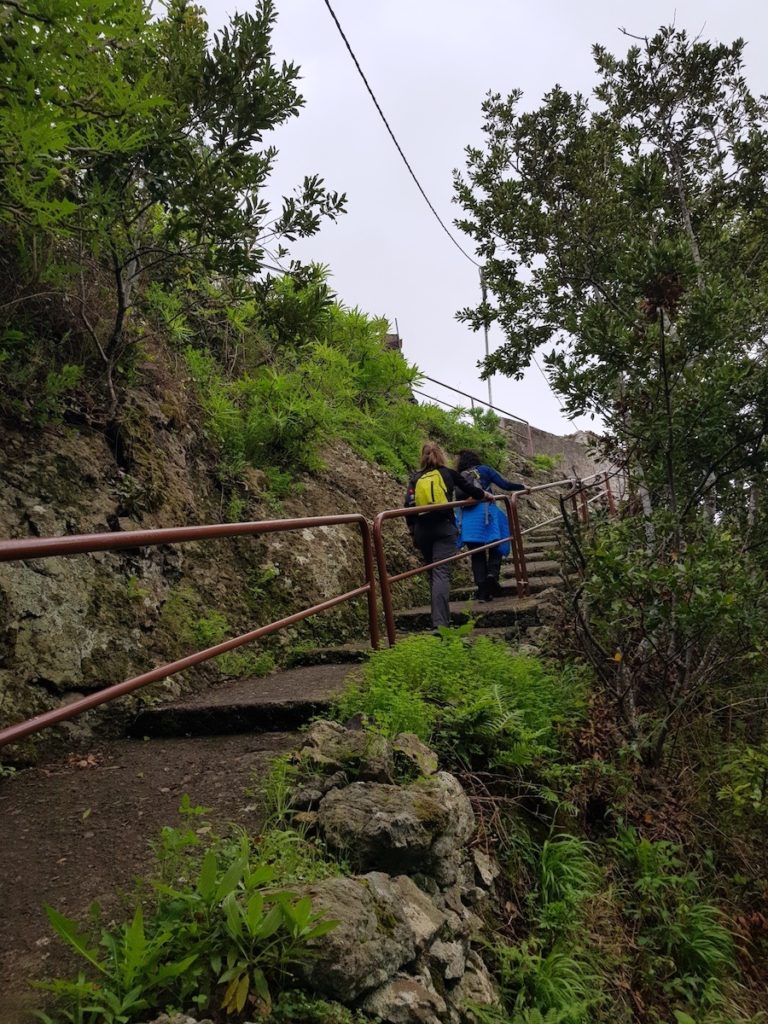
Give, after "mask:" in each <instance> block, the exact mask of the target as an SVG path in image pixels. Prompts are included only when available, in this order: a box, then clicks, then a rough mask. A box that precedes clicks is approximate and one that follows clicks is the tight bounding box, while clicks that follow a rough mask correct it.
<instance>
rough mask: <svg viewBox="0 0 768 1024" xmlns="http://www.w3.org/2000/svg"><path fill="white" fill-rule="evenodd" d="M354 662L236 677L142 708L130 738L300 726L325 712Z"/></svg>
mask: <svg viewBox="0 0 768 1024" xmlns="http://www.w3.org/2000/svg"><path fill="white" fill-rule="evenodd" d="M353 670H354V665H350V664H347V665H334V664H325V665H312V666H307V667H303V668H291V669H287V670H286V671H285V672H276V673H274V674H273V675H271V676H266V677H262V678H254V679H237V680H233V681H228V682H225V683H221V684H220V685H219V686H215V687H212V688H210V689H208V690H205V691H204V692H202V693H197V694H193V695H192V696H189V697H185V698H182V699H180V700H175V701H172V702H170V703H168V704H162V705H159V706H158V707H154V708H146V709H145V710H143V711H142V712H141V713H140V714H139V715H138V716H137V717H136V719H135V721H134V722H133V724H132V725H131V727H130V731H129V733H130V735H131V736H152V737H154V736H223V735H231V734H234V733H260V732H283V731H289V730H292V729H298V728H299V726H301V725H305V724H306V723H307V722H308V721H309V720H310V719H311V718H314V717H315V716H316V715H321V714H323V713H324V712H325V711H326V710H327V709H328V707H329V705H330V704H331V702H332V701H333V699H334V697H337V696H338V695H339V694H340V693H341V692H342V690H343V689H344V684H345V679H346V677H347V675H349V673H350V672H351V671H353Z"/></svg>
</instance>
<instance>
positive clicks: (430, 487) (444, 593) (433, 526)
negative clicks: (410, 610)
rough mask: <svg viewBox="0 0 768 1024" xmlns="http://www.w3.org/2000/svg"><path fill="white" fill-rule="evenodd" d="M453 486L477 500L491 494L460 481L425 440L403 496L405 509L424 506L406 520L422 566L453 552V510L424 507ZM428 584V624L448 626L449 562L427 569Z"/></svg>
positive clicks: (449, 494) (447, 497)
mask: <svg viewBox="0 0 768 1024" xmlns="http://www.w3.org/2000/svg"><path fill="white" fill-rule="evenodd" d="M456 487H461V489H462V496H465V495H466V497H469V498H475V499H477V500H478V501H482V500H483V499H485V498H490V497H492V495H490V494H488V493H486V491H484V490H483V488H482V487H480V486H479V485H476V484H475V483H473V482H472V481H468V480H463V479H462V477H461V475H460V474H459V473H457V472H456V470H455V469H451V468H450V467H449V466H447V465H446V459H445V453H444V452H443V450H442V448H440V447H439V446H438V445H436V444H433V443H432V442H427V444H425V445H424V447H423V448H422V449H421V465H420V469H419V470H418V472H417V473H416V474H414V476H413V477H411V481H410V483H409V485H408V491H407V493H406V497H405V504H406V507H407V508H410V507H411V506H413V505H415V506H417V507H419V506H424V507H425V510H424V511H423V512H421V513H420V514H419V515H417V516H412V517H409V518H408V520H407V523H408V527H409V529H410V530H411V536H412V537H413V542H414V544H415V545H416V547H417V548H418V549H419V551H420V552H421V556H422V558H423V559H424V564H425V565H430V564H431V563H432V562H439V561H440V560H441V559H443V558H450V557H451V555H455V554H456V539H457V537H458V530H457V529H456V520H455V517H454V515H453V509H452V508H437V509H434V510H433V511H429V508H428V506H430V505H444V504H445V503H446V502H449V501H453V500H454V497H453V495H454V490H455V488H456ZM429 583H430V589H431V595H432V627H433V628H434V629H437V627H438V626H450V624H451V613H450V607H449V601H450V588H451V567H450V563H448V564H445V565H438V566H436V567H435V568H434V569H431V570H430V573H429Z"/></svg>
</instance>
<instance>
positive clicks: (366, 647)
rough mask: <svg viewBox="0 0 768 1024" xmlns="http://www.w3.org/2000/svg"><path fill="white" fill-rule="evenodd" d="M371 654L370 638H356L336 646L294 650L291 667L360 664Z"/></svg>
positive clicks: (289, 660)
mask: <svg viewBox="0 0 768 1024" xmlns="http://www.w3.org/2000/svg"><path fill="white" fill-rule="evenodd" d="M370 654H371V644H370V641H369V640H355V641H353V642H352V643H348V644H339V645H338V646H336V647H309V648H307V649H305V650H294V651H291V652H290V654H289V655H288V667H289V668H302V667H306V666H309V665H359V664H360V663H361V662H363V661H367V660H368V658H369V657H370Z"/></svg>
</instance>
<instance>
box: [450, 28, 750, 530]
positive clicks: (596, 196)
mask: <svg viewBox="0 0 768 1024" xmlns="http://www.w3.org/2000/svg"><path fill="white" fill-rule="evenodd" d="M640 42H641V45H639V46H638V45H633V46H632V47H631V48H630V50H629V52H628V53H627V56H626V58H625V59H624V60H618V59H616V58H615V57H613V56H611V55H610V54H609V53H607V51H606V50H605V49H604V48H602V47H600V46H596V47H595V48H594V51H593V52H594V56H595V62H596V67H597V72H598V79H599V81H598V85H597V87H596V88H595V90H594V95H595V100H596V101H597V102H596V103H595V104H594V109H593V107H592V106H591V105H590V102H589V100H588V99H587V98H586V97H584V96H582V95H580V94H578V93H577V94H569V93H567V92H565V91H564V90H562V89H561V88H559V87H555V88H554V89H553V90H552V91H551V92H550V93H549V94H547V96H545V98H544V102H543V104H542V106H541V107H540V108H539V109H537V110H533V111H531V112H524V111H522V110H521V109H520V101H521V94H520V93H519V92H516V93H513V94H512V95H511V96H510V97H508V98H507V99H506V100H504V99H502V98H501V97H500V96H498V95H491V96H489V97H488V99H487V100H486V102H485V103H484V105H483V112H484V115H485V124H484V132H485V136H486V146H485V148H484V149H477V148H472V147H470V148H468V149H467V174H466V177H465V176H463V175H461V174H460V173H458V172H456V174H455V189H456V198H457V201H458V202H459V204H460V205H461V206H462V207H463V208H464V211H465V213H466V216H465V218H464V219H463V220H461V221H460V222H459V223H460V226H461V227H462V228H463V229H464V230H465V231H466V232H467V233H468V234H470V235H471V236H472V237H473V238H474V239H475V240H476V242H477V245H478V251H479V253H480V254H481V256H482V257H483V259H484V261H485V266H484V275H485V280H486V282H487V285H488V288H489V289H490V291H491V293H492V295H493V297H494V299H495V302H494V303H488V304H486V305H484V306H480V307H478V308H476V309H466V310H463V311H462V312H461V313H460V314H459V315H460V318H462V319H464V320H466V321H468V322H469V323H471V325H472V326H473V327H474V328H475V329H478V328H479V327H480V326H481V325H482V324H483V323H484V322H485V321H486V320H487V321H494V320H495V321H497V322H498V323H499V324H500V326H501V327H502V329H503V331H504V333H505V335H506V342H505V344H504V345H503V346H502V347H501V348H500V349H498V350H497V351H496V352H494V353H492V355H491V356H490V358H489V359H488V360H487V362H486V364H485V367H484V372H485V373H486V375H487V374H490V373H492V372H501V373H505V374H509V375H513V376H518V377H519V376H520V374H521V372H522V370H523V369H524V368H525V366H527V365H528V363H529V362H530V361H531V358H532V356H533V354H534V353H535V351H536V350H537V349H538V348H539V347H540V346H542V345H549V344H552V345H553V347H552V349H551V351H550V352H549V354H548V355H547V357H546V362H547V365H548V367H549V369H550V374H551V380H552V383H553V385H554V387H555V388H556V389H557V391H558V392H559V393H560V394H561V395H562V396H563V398H564V402H565V407H566V409H567V411H568V412H569V413H571V414H583V413H586V412H590V413H595V414H598V415H600V416H602V417H603V418H604V420H605V423H606V426H607V428H608V434H609V435H610V437H611V438H612V445H611V454H612V455H613V457H614V458H615V459H616V460H617V461H622V462H623V461H629V462H631V463H632V464H633V465H634V466H635V467H636V468H639V469H640V470H641V472H642V473H643V475H644V477H645V480H646V484H647V486H648V488H649V489H650V491H651V493H652V496H653V500H654V504H661V505H663V506H667V505H670V506H671V507H673V508H677V510H678V512H679V514H680V516H683V517H684V515H685V514H686V513H687V512H689V511H690V510H691V508H693V507H695V506H696V505H697V503H700V502H701V501H702V499H703V498H704V496H705V495H706V494H708V493H709V492H711V491H712V490H713V489H714V488H716V489H717V494H718V499H719V501H720V502H721V504H724V505H727V504H729V494H728V492H729V490H730V489H732V488H733V489H735V497H736V503H737V504H738V505H739V506H740V507H743V506H744V502H743V493H742V488H743V486H744V480H745V478H746V479H748V480H749V481H750V482H751V483H756V484H758V486H759V481H760V480H761V478H762V476H763V473H764V469H765V466H766V447H765V444H764V438H765V434H766V420H767V418H768V402H767V401H766V397H767V396H768V375H767V368H766V360H765V337H766V327H767V326H768V246H767V245H766V243H765V234H766V226H767V218H768V203H767V202H766V199H768V194H767V192H766V185H767V179H766V173H767V172H768V133H766V113H767V111H768V107H766V103H765V101H764V100H763V99H760V100H758V99H756V98H754V97H753V96H752V95H751V94H750V92H749V90H748V89H747V86H746V83H745V81H744V78H743V75H742V54H743V49H744V43H743V42H742V41H741V40H737V41H736V42H735V43H734V44H733V45H731V46H723V45H712V44H710V43H707V42H701V41H698V40H693V41H692V40H690V39H689V38H688V37H687V35H686V33H685V32H683V31H677V30H675V29H673V28H664V29H662V30H661V31H660V32H659V33H658V34H657V35H656V36H654V37H653V38H652V39H644V40H641V41H640Z"/></svg>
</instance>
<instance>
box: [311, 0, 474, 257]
mask: <svg viewBox="0 0 768 1024" xmlns="http://www.w3.org/2000/svg"><path fill="white" fill-rule="evenodd" d="M323 2H324V3H325V6H326V7H327V8H328V13H329V14H330V15H331V17H332V18H333V21H334V24H335V25H336V28H337V29H338V30H339V35H340V36H341V38H342V39H343V40H344V45H345V46H346V48H347V50H348V51H349V55H350V57H351V58H352V61H353V62H354V65H355V67H356V68H357V72H358V74H359V75H360V77H361V78H362V80H363V84H364V85H365V88H366V89H367V90H368V95H369V96H370V97H371V99H372V100H373V105H374V106H375V107H376V110H377V111H378V113H379V117H380V118H381V120H382V121H383V122H384V127H385V128H386V129H387V131H388V132H389V137H390V138H391V139H392V141H393V142H394V144H395V148H396V149H397V152H398V153H399V154H400V158H401V159H402V161H403V163H404V164H405V166H406V167H407V168H408V173H409V174H410V176H411V177H412V178H413V180H414V182H415V184H416V188H417V189H418V190H419V192H421V195H422V198H423V199H424V202H425V203H426V204H427V206H428V207H429V208H430V210H431V211H432V214H433V216H434V218H435V220H436V221H437V223H438V224H439V225H440V227H441V228H442V229H443V231H444V232H445V233H446V235H448V237H449V238H450V240H451V241H452V242H453V244H454V245H455V246H456V248H457V249H458V250H459V252H460V253H461V254H462V255H463V256H466V258H467V259H468V260H469V262H470V263H473V264H474V265H475V266H476V267H478V268H479V267H480V264H479V263H478V262H477V260H474V259H473V258H472V257H471V256H470V255H469V253H468V252H467V251H466V249H464V248H462V246H461V245H460V244H459V242H457V241H456V239H455V238H454V237H453V235H452V234H451V232H450V231H449V230H448V228H447V227H446V225H445V222H444V221H443V219H442V217H441V216H440V214H439V213H438V212H437V210H436V209H435V208H434V206H433V205H432V201H431V200H430V198H429V196H428V195H427V193H426V192H425V191H424V189H423V187H422V184H421V182H420V181H419V179H418V178H417V177H416V172H415V171H414V169H413V168H412V167H411V165H410V163H409V161H408V157H407V156H406V155H405V153H404V152H403V147H402V146H401V145H400V143H399V142H398V141H397V136H396V135H395V133H394V132H393V131H392V128H391V127H390V124H389V121H388V120H387V118H386V116H385V114H384V111H383V110H382V109H381V105H380V104H379V101H378V100H377V99H376V96H375V94H374V91H373V89H372V88H371V86H370V84H369V82H368V79H367V78H366V77H365V72H364V71H363V69H362V68H361V67H360V61H359V60H358V59H357V57H356V56H355V51H354V50H353V49H352V46H351V44H350V42H349V40H348V39H347V37H346V35H345V33H344V29H343V28H342V27H341V23H340V22H339V19H338V18H337V17H336V12H335V11H334V9H333V7H331V5H330V3H329V0H323Z"/></svg>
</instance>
